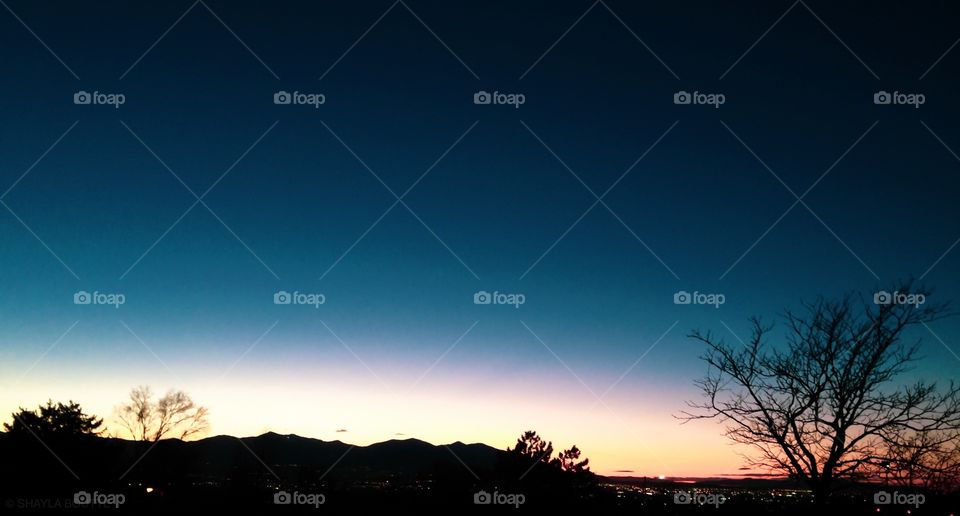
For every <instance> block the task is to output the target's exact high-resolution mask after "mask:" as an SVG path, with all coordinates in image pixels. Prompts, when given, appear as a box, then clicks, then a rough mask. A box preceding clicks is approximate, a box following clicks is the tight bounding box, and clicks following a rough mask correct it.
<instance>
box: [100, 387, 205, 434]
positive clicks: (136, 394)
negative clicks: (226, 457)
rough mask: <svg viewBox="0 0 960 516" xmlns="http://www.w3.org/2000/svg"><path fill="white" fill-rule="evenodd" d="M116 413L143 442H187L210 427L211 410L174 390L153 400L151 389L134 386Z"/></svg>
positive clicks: (123, 424)
mask: <svg viewBox="0 0 960 516" xmlns="http://www.w3.org/2000/svg"><path fill="white" fill-rule="evenodd" d="M116 414H117V420H118V421H119V422H120V425H121V426H122V427H123V428H125V429H126V430H127V431H128V432H130V435H131V436H133V438H134V439H138V440H141V441H159V440H160V439H163V438H164V437H177V438H179V439H186V438H188V437H191V436H195V435H198V434H201V433H203V432H205V431H206V430H207V429H208V427H209V424H208V421H207V416H208V415H209V410H207V408H206V407H203V406H200V405H196V404H195V403H194V402H193V400H192V399H191V398H190V396H189V395H188V394H187V393H185V392H183V391H179V390H173V389H171V390H169V391H167V393H166V394H165V395H164V396H163V397H161V398H160V399H159V400H157V401H153V392H152V391H151V389H150V387H147V386H143V385H141V386H139V387H134V388H133V389H131V390H130V396H129V401H127V402H126V403H125V404H122V405H120V406H119V407H117V409H116Z"/></svg>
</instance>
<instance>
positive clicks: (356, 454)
mask: <svg viewBox="0 0 960 516" xmlns="http://www.w3.org/2000/svg"><path fill="white" fill-rule="evenodd" d="M0 457H2V461H3V464H2V466H3V467H2V468H0V503H2V504H3V507H4V511H3V512H4V513H30V512H48V511H51V510H52V511H59V512H62V511H87V512H89V511H91V510H92V511H93V512H98V513H99V512H109V513H121V512H123V513H126V512H130V513H137V514H142V513H160V512H164V513H180V512H195V511H204V512H209V511H214V512H217V513H219V512H224V511H225V512H226V513H228V514H229V513H233V512H234V511H238V512H239V511H243V512H245V513H247V512H249V511H253V513H254V514H273V513H278V512H291V511H294V512H313V513H319V512H331V511H332V512H336V513H340V512H348V511H350V512H353V511H355V510H357V509H365V508H366V509H381V510H382V509H388V510H398V509H417V508H433V509H434V510H436V509H442V508H445V507H451V508H456V510H457V511H458V512H474V511H478V512H481V513H483V512H490V511H498V512H499V511H531V510H537V509H538V508H539V509H542V508H553V509H562V510H564V512H570V511H585V512H586V513H587V514H609V513H623V514H626V513H633V514H656V515H660V514H663V515H668V514H677V515H683V514H714V515H727V514H738V515H745V514H769V515H781V514H783V515H792V514H796V515H801V514H803V515H807V514H819V513H825V514H843V515H861V514H862V515H868V514H870V515H877V514H880V515H887V514H898V515H907V514H910V515H911V516H915V515H920V516H922V515H942V516H948V515H951V514H960V497H958V495H956V494H954V495H937V494H934V493H915V492H908V491H903V490H900V491H897V490H896V489H893V488H890V489H886V490H884V489H881V488H878V487H876V486H849V487H848V488H846V489H844V490H843V491H841V492H839V493H838V494H837V495H836V496H835V498H834V500H833V501H832V502H831V507H829V508H828V509H824V508H817V507H816V506H815V505H814V504H813V501H812V499H811V498H810V495H809V493H807V492H806V491H805V490H803V489H802V488H801V486H797V485H794V484H791V483H789V482H784V481H771V480H749V479H745V480H729V479H700V480H698V481H695V482H693V483H690V482H689V481H683V482H672V481H659V480H654V479H637V478H604V477H598V476H596V475H593V474H589V473H582V474H573V473H570V472H561V471H559V470H556V469H553V468H550V467H548V466H544V465H542V464H538V463H534V462H531V461H529V460H524V459H520V458H517V457H516V456H513V455H511V454H509V453H507V452H505V451H503V450H497V449H495V448H491V447H489V446H486V445H483V444H463V443H453V444H449V445H440V446H435V445H432V444H429V443H426V442H423V441H418V440H415V439H407V440H395V441H387V442H384V443H378V444H374V445H370V446H364V447H359V446H352V445H349V444H346V443H342V442H339V441H333V442H325V441H318V440H315V439H306V438H302V437H298V436H284V435H278V434H264V435H261V436H258V437H251V438H243V439H238V438H235V437H227V436H218V437H212V438H208V439H203V440H200V441H193V442H182V441H179V440H165V441H161V442H159V443H145V442H134V441H126V440H121V439H104V438H98V437H84V438H82V439H71V440H69V441H58V440H56V439H54V440H50V439H46V440H44V442H42V443H41V442H40V441H39V440H37V439H35V438H30V439H21V438H18V439H14V438H12V437H11V436H9V435H4V434H0ZM882 492H886V493H888V494H889V495H890V497H889V498H890V499H891V501H892V502H893V503H890V504H883V503H881V504H877V503H875V500H874V497H875V496H877V494H878V493H882ZM917 494H921V495H923V498H922V499H920V498H917V497H916V496H913V495H917ZM911 496H913V497H912V498H910V497H911ZM908 501H909V502H912V504H909V503H905V502H908ZM917 502H921V503H917ZM908 511H909V512H908Z"/></svg>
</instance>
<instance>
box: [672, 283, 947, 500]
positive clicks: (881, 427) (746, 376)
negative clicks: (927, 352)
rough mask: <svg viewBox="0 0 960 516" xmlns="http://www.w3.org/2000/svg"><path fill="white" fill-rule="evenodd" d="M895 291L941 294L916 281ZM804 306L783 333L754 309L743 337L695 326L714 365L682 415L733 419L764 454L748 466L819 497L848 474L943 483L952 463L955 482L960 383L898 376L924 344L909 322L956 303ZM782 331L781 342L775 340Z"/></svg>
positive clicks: (737, 430)
mask: <svg viewBox="0 0 960 516" xmlns="http://www.w3.org/2000/svg"><path fill="white" fill-rule="evenodd" d="M895 292H898V293H899V294H900V295H901V297H900V298H899V299H912V300H914V301H917V300H923V299H929V298H930V297H931V295H930V294H931V292H930V291H929V290H927V289H925V288H922V287H921V288H916V289H914V288H913V287H912V285H911V284H910V283H905V284H901V285H899V287H898V288H897V289H895ZM903 296H914V297H903ZM919 296H924V297H923V298H921V297H919ZM874 301H875V300H874ZM804 308H805V310H804V311H802V312H801V313H795V312H791V311H787V312H786V314H785V316H784V319H785V322H786V331H785V332H784V333H783V334H782V335H776V336H775V335H774V333H773V329H774V327H773V326H772V325H765V324H763V323H762V322H761V321H760V320H759V319H756V318H754V319H752V323H753V331H752V335H751V337H750V339H749V341H748V342H746V343H745V345H744V346H742V347H741V346H736V345H728V344H726V343H725V342H724V340H723V339H722V338H717V337H716V336H714V335H712V334H711V333H709V332H708V333H702V332H700V331H695V332H694V333H693V334H692V335H691V337H692V338H694V339H696V340H699V341H701V342H703V343H704V344H706V345H707V352H706V354H705V355H704V356H703V357H702V358H703V360H704V361H706V363H707V364H708V372H707V374H706V376H705V377H704V378H703V379H701V380H698V381H697V382H696V384H697V386H698V387H700V388H701V390H702V392H703V396H704V398H705V400H706V401H704V402H688V405H689V406H690V407H691V411H690V412H683V413H682V414H681V416H680V417H681V418H682V419H684V420H685V422H686V421H690V420H695V419H704V418H716V419H719V420H721V421H723V422H724V423H726V424H727V425H726V435H727V437H728V438H730V439H731V440H733V441H734V442H736V443H741V444H745V445H749V446H751V447H752V448H753V449H755V450H756V451H757V452H758V453H757V454H755V455H751V456H748V457H746V459H747V463H748V465H749V466H751V467H758V468H762V469H765V470H770V471H774V472H782V473H784V474H786V475H788V476H790V477H792V478H795V479H798V480H801V481H803V482H804V483H806V484H807V485H808V486H809V487H810V488H811V490H812V491H813V493H814V496H815V498H816V500H817V501H818V503H824V502H826V501H827V499H828V498H829V495H830V492H831V490H832V488H833V486H834V484H835V480H836V479H838V478H852V479H863V478H873V479H877V478H881V477H882V478H886V479H892V478H906V477H910V478H911V479H916V477H917V475H922V476H924V477H926V478H927V479H930V480H933V479H934V478H939V479H940V480H941V481H942V480H947V479H949V478H950V471H951V470H953V471H954V476H953V480H954V481H955V480H956V476H955V472H956V466H957V461H956V450H957V444H958V439H960V432H958V431H960V387H958V386H956V385H954V384H953V382H951V383H950V384H949V385H948V386H946V388H945V389H943V390H942V391H941V390H939V389H938V388H937V385H936V384H935V383H932V382H926V381H922V380H920V381H916V382H915V383H912V384H911V383H905V382H904V381H903V380H902V379H901V378H900V377H901V375H902V374H903V373H905V372H907V371H908V370H910V369H911V366H912V364H913V363H914V362H915V361H916V360H918V355H917V353H918V349H919V343H920V341H919V339H917V340H916V341H915V342H913V343H912V344H905V343H904V342H903V341H904V338H905V335H904V332H905V331H906V330H907V329H908V328H911V327H915V326H922V325H926V324H927V323H929V322H931V321H933V320H936V319H938V318H940V317H942V316H944V315H945V314H946V305H945V304H930V303H923V304H921V303H917V302H915V303H914V304H901V303H897V302H892V303H889V304H883V303H879V304H878V303H876V302H874V303H871V302H868V301H867V300H864V299H862V298H858V299H855V298H854V297H853V296H851V295H847V296H844V297H843V298H841V299H840V300H833V301H831V300H825V299H823V298H820V299H818V300H817V301H816V302H813V303H805V304H804ZM775 337H778V338H779V339H782V344H781V345H777V346H774V345H770V344H769V342H768V341H769V340H772V339H773V338H775ZM898 380H899V381H898ZM951 451H952V452H953V454H954V455H953V459H952V463H951V459H949V458H948V457H947V456H948V455H949V453H950V452H951Z"/></svg>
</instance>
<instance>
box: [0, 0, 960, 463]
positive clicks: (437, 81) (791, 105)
mask: <svg viewBox="0 0 960 516" xmlns="http://www.w3.org/2000/svg"><path fill="white" fill-rule="evenodd" d="M344 4H346V3H342V4H337V3H323V4H314V3H311V4H309V5H308V4H306V3H301V2H279V3H276V4H274V3H271V4H270V5H269V6H266V5H259V6H258V5H235V4H234V3H230V2H224V1H217V0H204V2H196V3H193V2H191V1H189V0H188V1H185V2H163V3H159V4H157V5H149V6H148V5H132V4H129V3H126V2H97V3H93V2H65V1H52V2H44V3H42V4H37V3H33V2H27V1H23V0H7V1H6V3H5V5H4V7H5V9H2V10H0V57H2V62H3V63H4V72H5V73H3V74H2V77H0V92H2V95H0V116H2V117H3V120H4V123H3V124H0V201H2V204H0V208H3V209H0V239H2V245H0V413H3V414H9V413H10V412H13V411H14V410H15V409H16V407H18V406H25V407H34V406H36V405H38V404H40V403H42V402H44V401H46V400H47V399H53V400H67V399H73V400H75V401H77V402H79V403H81V405H82V406H83V407H84V408H85V409H86V410H87V411H88V412H92V413H95V414H98V415H101V416H104V417H105V418H106V419H107V422H108V424H109V423H111V422H112V417H111V414H112V411H113V409H114V407H115V406H116V405H118V404H119V403H121V402H122V401H123V399H124V398H125V396H126V393H127V392H128V391H129V389H130V388H131V387H133V386H136V385H141V384H144V385H150V386H152V387H153V389H154V390H155V391H161V392H162V391H165V390H167V389H169V388H178V389H183V390H185V391H187V392H189V393H190V394H191V395H192V396H193V398H194V399H195V400H196V401H197V402H199V403H202V404H204V405H206V406H208V407H209V408H210V411H211V427H212V428H211V431H212V433H213V434H230V435H237V436H250V435H257V434H260V433H263V432H265V431H276V432H281V433H296V434H299V435H303V436H308V437H315V438H319V439H325V440H333V439H340V440H343V441H346V442H351V443H356V444H369V443H373V442H379V441H383V440H387V439H393V438H410V437H416V438H419V439H423V440H427V441H430V442H433V443H449V442H453V441H463V442H485V443H487V444H490V445H492V446H497V447H500V448H504V447H506V446H508V445H511V444H512V443H513V441H514V440H515V439H516V437H517V436H518V435H519V434H520V433H521V432H522V431H524V430H528V429H535V430H537V431H538V432H540V434H541V435H543V436H545V437H546V438H547V439H550V440H552V441H553V442H554V444H555V446H556V447H558V448H565V447H567V446H569V445H573V444H576V445H578V447H580V448H581V449H582V450H583V451H584V453H585V455H586V456H588V457H590V459H591V464H592V465H593V469H594V471H597V472H598V473H603V474H612V473H615V472H622V473H624V474H627V473H629V474H635V475H668V476H707V475H717V474H732V473H738V472H739V468H740V466H741V460H740V457H739V456H738V455H737V453H738V452H739V451H742V450H738V449H737V448H735V447H732V446H730V445H728V444H727V442H726V441H725V440H724V439H723V437H722V427H720V426H718V425H717V424H715V423H713V422H696V423H690V424H686V425H680V422H679V421H678V420H677V419H676V417H675V416H676V415H677V414H679V412H680V411H681V410H683V409H684V402H685V401H686V400H696V399H697V396H698V393H697V390H696V388H695V386H694V385H693V381H694V380H695V379H696V378H698V377H701V376H702V375H703V374H704V373H705V372H706V369H705V365H704V364H703V362H702V361H701V360H700V359H699V358H698V357H699V355H700V354H701V353H702V351H703V348H702V346H701V345H698V344H697V343H696V342H695V341H693V340H692V339H690V338H688V337H687V336H688V335H689V333H690V332H691V331H693V330H694V329H703V330H713V331H714V332H715V333H716V334H718V335H722V336H723V337H725V338H726V339H728V341H730V342H736V340H737V339H743V338H746V337H747V335H748V332H749V327H748V321H747V319H748V317H750V316H752V315H759V316H763V317H765V318H770V319H771V320H773V318H775V317H776V316H777V315H778V314H780V313H782V311H783V310H784V309H785V308H790V307H794V308H795V307H797V306H798V304H799V303H800V302H801V301H802V300H805V299H806V300H809V299H812V298H813V297H815V296H818V295H825V296H837V295H841V294H842V293H844V292H851V291H855V292H859V293H862V294H863V295H864V296H867V297H869V296H870V295H872V293H873V292H876V291H878V290H882V289H885V288H889V286H890V285H892V284H894V283H895V282H896V281H897V280H900V279H905V278H909V277H914V278H922V281H923V282H924V283H926V284H927V285H930V286H932V287H933V288H935V289H936V291H935V294H934V295H935V296H936V297H937V300H939V301H947V300H951V299H953V300H957V299H958V298H960V279H958V275H957V274H956V271H957V267H958V260H960V251H958V250H956V247H955V246H956V245H957V242H958V239H960V227H958V224H957V221H958V220H960V205H958V203H956V197H957V194H958V192H960V157H958V155H957V153H956V151H955V150H953V149H957V150H960V128H957V127H956V124H955V120H956V115H957V112H958V110H960V99H958V97H957V96H956V93H955V92H956V90H957V78H958V73H957V70H958V67H960V50H957V51H955V52H954V51H951V50H952V48H953V47H952V45H954V44H955V43H956V41H957V38H958V37H960V33H958V32H957V29H956V26H955V24H953V23H951V21H950V19H951V18H950V16H951V15H955V13H950V12H949V9H950V8H949V7H947V6H946V4H944V3H939V2H932V3H930V4H929V5H927V6H925V7H924V8H923V9H907V8H905V7H904V6H903V4H900V3H880V4H875V3H871V4H870V5H869V6H867V5H866V4H863V5H858V6H849V5H848V6H837V5H833V4H831V3H828V2H819V1H811V2H806V3H799V2H798V3H791V2H763V3H759V4H757V5H755V6H753V7H751V8H749V9H746V8H744V9H738V10H731V9H729V7H728V6H726V5H720V4H716V3H712V2H694V3H693V4H691V3H684V4H683V6H682V7H681V6H675V7H674V6H669V5H644V4H640V3H633V2H620V1H605V2H596V3H591V2H569V3H562V4H557V3H555V2H551V3H546V2H530V3H524V5H522V6H517V5H512V3H505V2H504V3H500V2H493V3H490V2H464V3H461V2H457V3H450V2H425V1H419V0H410V1H405V2H403V3H399V2H398V3H394V2H392V1H385V2H364V3H362V4H353V5H344ZM881 91H886V92H889V93H893V92H898V93H901V94H903V95H901V96H900V97H897V98H899V99H908V98H914V99H916V98H917V97H909V96H908V95H910V94H922V95H923V104H922V105H909V104H906V105H904V104H900V105H897V104H896V103H895V102H894V103H893V104H875V103H874V95H875V94H876V93H878V92H881ZM79 92H87V93H91V94H92V93H93V92H97V93H99V94H102V95H101V96H99V97H97V99H100V100H103V101H105V102H109V99H111V98H113V99H117V98H118V97H116V96H114V97H110V95H111V94H113V95H117V94H120V95H122V96H123V103H122V104H121V105H111V104H97V103H96V102H97V101H98V100H95V101H94V102H93V103H91V104H75V95H76V94H78V93H79ZM278 92H288V93H293V92H298V93H300V94H303V95H302V96H300V97H298V99H302V100H306V99H308V98H310V97H307V95H310V94H313V95H320V94H322V95H323V99H324V102H323V104H317V105H316V106H314V105H309V104H296V103H291V104H276V103H275V102H274V96H275V94H276V93H278ZM478 92H488V93H493V92H497V93H500V94H503V96H500V97H497V98H498V99H503V100H504V101H507V100H508V99H510V98H513V99H517V98H519V97H516V96H514V97H508V96H507V95H510V94H513V95H517V94H519V95H522V96H523V97H522V98H523V103H522V104H519V105H517V104H514V105H510V104H497V103H496V102H494V103H491V104H476V103H475V94H477V93H478ZM680 92H687V93H691V94H692V93H693V92H697V93H698V94H700V95H699V96H697V97H696V98H697V99H702V100H704V101H705V102H709V100H708V99H711V98H712V99H718V98H719V97H717V96H716V95H717V94H719V95H722V98H723V103H722V104H718V103H715V104H714V105H710V104H697V103H696V102H695V103H692V104H676V103H675V95H676V94H678V93H680ZM312 98H319V97H316V96H315V97H312ZM482 98H483V97H481V100H482ZM681 98H682V97H681ZM81 99H82V97H81ZM718 102H719V101H718ZM798 197H800V198H801V199H802V202H798V201H797V198H798ZM198 198H199V199H200V200H199V201H198ZM398 198H399V201H398ZM598 199H599V201H598ZM78 292H88V293H91V294H93V293H98V294H103V295H105V296H108V295H116V294H120V295H122V296H123V301H124V302H123V304H122V305H119V306H110V305H100V304H96V303H92V304H76V303H75V302H74V296H75V294H77V293H78ZM278 292H288V293H291V294H292V293H299V294H302V295H303V296H301V297H300V298H299V299H307V298H306V297H305V296H308V295H314V299H322V300H323V301H324V302H323V303H322V304H320V305H319V306H315V305H308V304H296V303H291V304H275V302H274V295H275V294H276V293H278ZM478 292H488V293H494V292H496V293H500V294H504V295H507V296H509V295H513V297H510V298H508V297H506V296H500V297H498V298H497V299H498V300H500V299H503V300H506V299H513V300H516V299H519V298H518V297H517V295H520V296H522V299H523V304H522V305H519V306H513V305H510V304H497V303H491V304H476V303H475V294H477V293H478ZM678 292H689V293H694V292H696V293H700V294H714V295H716V294H719V295H722V296H723V301H724V302H723V304H722V305H719V306H711V305H697V304H675V302H674V296H675V294H677V293H678ZM320 296H322V298H321V297H320ZM98 299H104V300H106V299H108V298H107V297H103V296H101V297H100V298H98ZM111 299H115V297H114V298H111ZM481 300H483V299H482V298H481ZM958 337H960V323H958V320H957V319H956V318H952V319H946V320H942V321H938V322H936V323H935V324H932V325H931V326H930V329H929V330H923V329H921V330H920V331H917V332H915V333H912V334H911V335H910V338H912V339H922V352H923V355H924V358H923V360H922V361H921V362H920V363H918V367H917V369H916V370H915V371H913V372H912V373H911V374H912V375H915V376H917V377H923V378H927V379H935V380H937V381H943V382H946V381H949V380H950V379H955V378H956V377H957V371H958V366H960V357H958V356H957V354H956V352H955V350H956V351H960V344H958V343H957V341H958ZM338 430H346V431H345V432H344V431H338Z"/></svg>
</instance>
